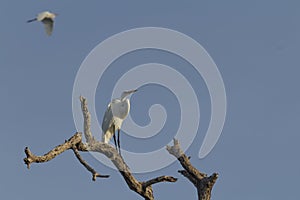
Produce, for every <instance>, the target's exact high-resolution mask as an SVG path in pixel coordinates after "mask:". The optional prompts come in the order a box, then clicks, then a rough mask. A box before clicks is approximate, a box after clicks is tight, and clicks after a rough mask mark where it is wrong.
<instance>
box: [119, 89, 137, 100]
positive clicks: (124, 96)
mask: <svg viewBox="0 0 300 200" xmlns="http://www.w3.org/2000/svg"><path fill="white" fill-rule="evenodd" d="M136 91H137V89H135V90H129V91H124V92H123V93H122V95H121V100H124V99H125V98H126V97H127V96H129V95H130V94H133V93H135V92H136Z"/></svg>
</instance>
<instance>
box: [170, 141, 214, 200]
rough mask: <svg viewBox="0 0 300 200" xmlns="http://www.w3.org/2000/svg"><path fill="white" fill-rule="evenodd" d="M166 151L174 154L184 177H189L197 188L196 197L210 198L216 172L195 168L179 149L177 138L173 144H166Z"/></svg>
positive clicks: (205, 199) (208, 199)
mask: <svg viewBox="0 0 300 200" xmlns="http://www.w3.org/2000/svg"><path fill="white" fill-rule="evenodd" d="M167 151H168V152H169V153H170V154H171V155H173V156H175V157H176V158H177V159H178V160H179V162H180V164H181V166H182V167H183V168H184V169H185V170H179V171H178V172H179V173H181V174H182V175H183V176H184V177H186V178H187V179H189V181H191V182H192V183H193V185H194V186H195V187H196V188H197V193H198V199H199V200H210V197H211V190H212V188H213V186H214V184H215V182H216V180H217V178H218V174H217V173H213V174H212V175H211V176H209V177H208V176H207V174H205V173H202V172H200V171H199V170H197V169H196V168H195V167H194V166H193V165H192V164H191V162H190V159H189V157H187V156H186V155H185V154H184V152H183V151H182V150H181V148H180V145H179V142H178V140H176V139H174V145H173V146H167Z"/></svg>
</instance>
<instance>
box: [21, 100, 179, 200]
mask: <svg viewBox="0 0 300 200" xmlns="http://www.w3.org/2000/svg"><path fill="white" fill-rule="evenodd" d="M80 101H81V108H82V112H83V118H84V136H85V138H86V141H87V143H86V144H84V143H83V142H82V136H81V135H82V134H81V133H76V134H75V135H73V136H72V137H71V138H70V139H69V140H67V141H65V143H63V144H61V145H58V146H56V147H55V148H54V149H53V150H51V151H49V152H48V153H46V154H45V155H43V156H36V155H34V154H33V153H31V151H30V150H29V148H28V147H26V148H25V154H26V156H27V157H26V158H24V162H25V164H27V167H28V168H29V167H30V164H31V163H34V162H35V163H41V162H47V161H49V160H51V159H53V158H55V157H56V156H57V155H59V154H61V153H63V152H64V151H66V150H69V149H72V150H73V152H74V153H75V155H76V157H77V159H78V160H79V161H80V163H81V164H82V165H83V166H84V167H85V168H86V169H87V170H88V171H90V172H91V173H92V175H93V180H95V179H96V177H101V178H107V177H108V175H100V174H98V173H97V172H96V171H95V170H94V169H93V168H92V167H91V166H90V165H88V164H87V162H86V161H84V160H83V159H82V157H81V155H80V154H79V151H83V152H86V151H91V152H98V153H101V154H104V155H105V156H106V157H107V158H108V159H110V160H111V161H112V163H113V164H114V165H115V166H116V168H117V169H118V170H119V172H120V174H121V175H122V176H123V178H124V180H125V182H126V183H127V185H128V187H129V188H130V189H131V190H133V191H135V192H136V193H138V194H140V195H141V196H142V197H144V199H146V200H153V199H154V196H153V190H152V185H153V184H155V183H159V182H176V181H177V179H176V178H174V177H171V176H160V177H157V178H154V179H151V180H149V181H145V182H140V181H138V180H137V179H136V178H135V177H134V176H133V175H132V173H131V172H130V169H129V167H128V166H127V164H126V163H125V161H124V160H123V158H122V157H121V155H119V153H118V152H117V151H116V149H115V148H114V147H112V146H111V145H109V144H105V143H103V142H99V141H96V139H95V138H94V137H93V136H92V133H91V130H90V125H91V119H90V113H89V111H88V107H87V101H86V99H85V98H84V97H82V96H81V97H80Z"/></svg>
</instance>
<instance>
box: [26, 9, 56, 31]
mask: <svg viewBox="0 0 300 200" xmlns="http://www.w3.org/2000/svg"><path fill="white" fill-rule="evenodd" d="M56 16H57V14H55V13H51V12H49V11H44V12H41V13H39V14H38V15H37V17H36V18H34V19H30V20H28V21H27V23H30V22H34V21H39V22H43V24H44V26H45V30H46V33H47V35H49V36H50V35H51V34H52V31H53V23H54V18H55V17H56Z"/></svg>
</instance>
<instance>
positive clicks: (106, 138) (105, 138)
mask: <svg viewBox="0 0 300 200" xmlns="http://www.w3.org/2000/svg"><path fill="white" fill-rule="evenodd" d="M113 135H114V134H113V133H111V132H110V131H107V132H106V133H102V142H104V143H106V144H108V143H109V141H110V139H111V138H112V136H113Z"/></svg>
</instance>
